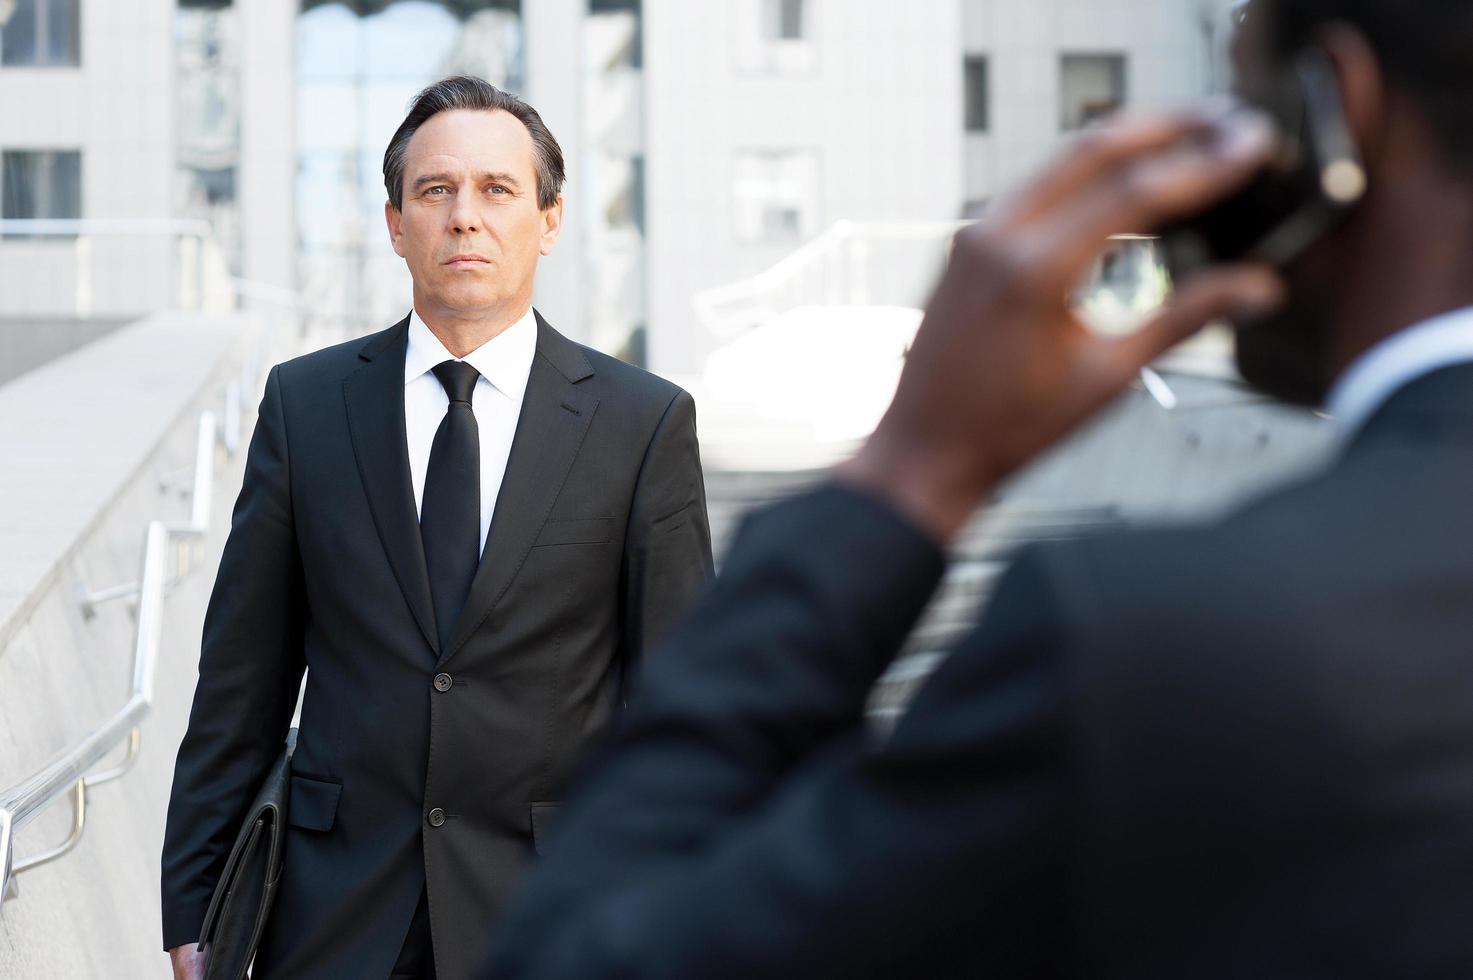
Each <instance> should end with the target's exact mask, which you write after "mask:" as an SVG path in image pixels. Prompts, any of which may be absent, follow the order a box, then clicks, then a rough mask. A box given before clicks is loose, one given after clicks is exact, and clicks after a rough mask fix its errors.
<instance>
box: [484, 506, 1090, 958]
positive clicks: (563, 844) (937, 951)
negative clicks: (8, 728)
mask: <svg viewBox="0 0 1473 980" xmlns="http://www.w3.org/2000/svg"><path fill="white" fill-rule="evenodd" d="M942 570H943V560H942V556H941V555H940V553H939V552H938V551H937V550H936V549H935V548H934V546H933V545H931V544H930V543H929V542H928V541H927V540H926V539H925V538H923V537H922V536H921V535H920V534H919V533H917V532H916V531H915V530H913V529H912V528H910V527H909V526H908V525H906V524H905V523H904V522H903V521H902V520H901V519H900V518H899V517H898V516H897V515H895V514H894V513H893V512H892V511H890V510H889V509H888V508H886V507H884V506H882V505H880V504H879V503H877V502H874V501H871V500H869V499H868V498H866V497H863V496H861V495H859V494H856V493H853V492H850V491H847V490H843V489H838V488H830V489H826V490H823V491H820V492H818V493H816V494H813V495H810V496H808V497H806V498H803V499H799V500H797V501H793V502H790V503H787V504H784V505H781V506H779V507H777V508H775V509H773V510H772V511H770V512H768V513H766V514H764V515H762V516H760V517H758V518H755V519H753V520H752V521H751V522H749V524H748V526H747V527H746V528H745V530H744V532H743V534H742V536H741V538H740V540H739V541H738V542H737V544H736V546H735V547H734V549H733V551H732V552H731V555H730V558H729V559H728V563H727V565H726V566H725V568H724V569H723V572H722V576H721V577H720V578H719V579H718V581H717V585H716V588H715V589H714V590H713V592H712V594H711V596H710V597H709V598H708V599H707V600H706V601H705V602H704V604H703V606H702V607H701V609H700V610H699V612H698V613H697V614H696V615H694V616H692V617H691V618H690V619H689V620H688V621H686V622H685V623H684V624H683V626H682V627H681V628H680V629H679V630H678V631H677V632H676V633H675V634H674V635H673V636H672V637H671V639H670V640H669V642H668V643H667V646H669V647H670V648H671V653H675V652H679V654H680V655H679V656H668V657H660V658H658V659H657V660H655V661H653V662H652V663H651V665H650V668H649V670H648V671H647V673H646V676H645V678H644V680H643V681H642V685H641V689H640V691H639V692H638V694H637V695H636V697H635V699H634V701H633V703H632V704H631V707H630V711H629V712H628V713H627V714H626V715H625V719H624V722H623V724H622V725H621V726H620V731H619V733H618V735H617V737H616V738H615V739H614V740H613V741H612V743H611V744H610V745H609V746H608V747H607V748H606V749H605V751H604V754H603V755H602V756H601V757H600V758H599V759H597V760H596V761H595V763H594V764H592V765H591V766H589V767H588V770H587V771H588V773H589V774H590V778H589V779H588V781H587V783H586V784H585V785H584V786H582V787H581V790H580V791H579V792H577V793H575V794H574V798H573V800H572V803H571V805H570V808H569V811H568V813H567V817H566V820H565V822H564V823H563V825H562V827H561V829H560V832H559V834H558V838H557V841H556V846H554V847H553V848H551V849H550V857H549V858H547V859H546V862H545V863H544V864H543V865H542V866H541V867H540V868H539V869H537V870H536V871H535V872H534V873H533V876H532V879H531V881H530V883H529V886H528V887H527V889H526V890H525V892H524V893H523V894H522V896H521V900H520V902H518V903H516V904H515V905H514V907H513V909H512V911H511V913H510V914H509V915H508V916H507V917H506V919H505V920H504V922H503V924H502V929H501V931H500V933H499V937H500V938H499V941H498V942H497V943H496V945H495V947H494V949H493V950H492V953H491V955H490V958H489V960H488V971H489V972H491V973H493V974H494V975H497V976H503V977H517V978H539V980H551V978H574V977H588V976H607V977H640V978H656V977H670V978H676V977H695V976H699V977H703V978H711V977H733V978H736V977H756V976H761V977H777V976H795V977H814V976H846V975H863V976H949V975H953V972H954V968H955V966H956V965H957V964H958V963H961V962H966V963H968V964H970V965H972V966H977V965H982V966H986V967H989V968H992V969H995V970H996V971H997V972H996V974H995V975H999V976H1008V975H1035V976H1036V975H1040V971H1039V970H1038V969H1037V967H1038V966H1039V965H1040V964H1044V963H1047V962H1048V960H1049V959H1050V958H1051V957H1055V956H1063V955H1067V951H1066V950H1065V949H1063V948H1062V947H1063V944H1060V943H1059V942H1058V941H1057V939H1056V938H1055V937H1053V936H1051V935H1045V933H1046V932H1047V931H1048V930H1049V929H1050V928H1051V922H1054V921H1057V917H1058V915H1059V914H1060V910H1059V908H1058V905H1059V902H1060V900H1059V897H1058V896H1057V895H1056V894H1054V892H1053V891H1052V889H1053V888H1054V887H1056V885H1057V882H1058V880H1059V875H1058V873H1057V869H1056V868H1055V867H1053V865H1054V864H1055V863H1056V862H1058V861H1061V860H1063V858H1062V857H1061V856H1060V850H1061V849H1060V848H1059V842H1060V841H1061V840H1067V837H1066V836H1064V835H1065V833H1066V831H1065V830H1064V829H1063V828H1062V827H1061V826H1060V824H1061V822H1062V820H1063V813H1064V812H1065V807H1064V806H1063V804H1062V800H1063V786H1064V785H1065V776H1064V771H1063V770H1064V766H1065V763H1066V760H1065V759H1064V749H1063V741H1064V740H1063V737H1062V733H1061V731H1060V729H1059V725H1058V721H1057V719H1058V718H1059V715H1060V712H1059V711H1058V710H1057V700H1058V698H1059V697H1060V696H1061V694H1060V691H1061V684H1060V683H1059V681H1058V678H1057V677H1056V673H1057V670H1056V664H1057V663H1058V658H1057V657H1056V656H1055V655H1054V651H1055V649H1056V647H1057V643H1058V637H1057V636H1056V635H1055V631H1056V627H1055V626H1053V625H1052V624H1053V623H1054V622H1055V618H1054V617H1053V616H1052V615H1051V609H1050V605H1051V604H1050V603H1049V602H1048V600H1047V590H1046V588H1045V587H1044V582H1043V578H1044V577H1043V575H1042V573H1041V571H1040V569H1039V565H1038V563H1037V562H1035V561H1032V560H1024V561H1021V562H1019V563H1018V564H1017V565H1015V567H1014V569H1013V570H1012V571H1011V572H1010V573H1009V574H1008V575H1007V576H1006V577H1005V579H1004V582H1003V583H1002V585H1001V586H1000V587H999V590H998V593H997V595H996V598H995V601H994V603H993V604H992V607H991V609H990V611H989V614H988V617H987V620H986V622H985V623H984V625H983V627H982V628H981V630H980V632H979V633H978V634H975V635H974V636H973V637H972V638H971V639H969V640H968V642H967V643H966V644H965V645H964V646H963V647H962V648H960V649H959V650H958V652H957V653H956V654H954V655H953V656H952V657H951V658H950V659H949V660H948V661H947V663H946V664H944V665H943V666H942V667H941V668H940V669H939V670H938V671H937V673H936V674H935V675H934V676H933V678H932V680H931V681H930V683H929V684H928V685H927V686H926V688H925V689H924V690H923V692H922V693H921V695H920V696H919V697H918V699H917V701H916V703H915V705H914V706H913V708H912V710H911V712H910V713H909V714H908V715H907V717H906V719H905V720H904V721H903V722H902V724H901V725H900V727H899V728H898V729H897V730H896V732H895V734H894V736H893V737H892V738H891V739H890V740H889V742H888V743H886V744H884V745H883V746H881V745H877V744H875V742H874V741H873V740H872V739H871V738H870V737H868V735H867V733H866V730H865V728H864V723H863V706H864V701H865V697H866V694H867V692H868V690H869V688H870V686H871V684H872V683H873V681H874V680H875V678H876V677H877V675H878V674H879V673H880V671H881V670H882V669H883V668H884V666H885V665H886V663H887V662H888V661H889V660H890V659H891V657H892V656H893V655H894V653H895V652H896V650H897V649H898V648H899V646H900V644H901V643H902V642H903V640H904V637H905V636H906V634H907V632H908V630H909V628H910V627H911V625H912V624H913V622H914V621H915V619H916V618H917V617H918V616H919V614H920V612H921V610H922V609H923V607H924V605H925V602H926V599H927V598H928V597H929V595H930V593H931V592H932V590H933V589H934V586H935V584H936V582H937V580H938V579H939V577H940V574H941V572H942ZM1023 964H1028V968H1027V969H1025V970H1024V972H1022V973H1020V972H1017V971H1018V970H1019V969H1023V967H1022V965H1023Z"/></svg>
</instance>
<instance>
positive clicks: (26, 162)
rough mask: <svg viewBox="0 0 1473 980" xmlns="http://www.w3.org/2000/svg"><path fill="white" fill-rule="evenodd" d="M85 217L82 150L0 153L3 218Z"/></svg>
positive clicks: (0, 205) (1, 210) (0, 204)
mask: <svg viewBox="0 0 1473 980" xmlns="http://www.w3.org/2000/svg"><path fill="white" fill-rule="evenodd" d="M81 216H82V154H81V153H79V152H77V151H75V150H71V151H63V150H6V151H5V152H4V153H3V154H0V218H80V217H81ZM6 237H14V236H9V235H7V236H6Z"/></svg>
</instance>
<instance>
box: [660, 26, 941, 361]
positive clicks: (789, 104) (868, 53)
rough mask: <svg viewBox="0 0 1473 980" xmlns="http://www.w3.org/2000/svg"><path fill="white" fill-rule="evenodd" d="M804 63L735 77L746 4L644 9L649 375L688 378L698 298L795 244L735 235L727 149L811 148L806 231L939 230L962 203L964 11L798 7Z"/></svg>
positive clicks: (697, 341) (705, 343) (698, 347)
mask: <svg viewBox="0 0 1473 980" xmlns="http://www.w3.org/2000/svg"><path fill="white" fill-rule="evenodd" d="M809 4H810V5H811V7H812V16H813V36H814V39H815V40H814V49H813V62H812V66H811V68H810V69H809V70H807V71H799V72H797V73H793V74H762V73H757V72H752V71H744V70H742V69H741V68H739V67H738V64H737V61H738V47H739V43H738V40H737V39H738V38H739V37H741V36H743V35H742V25H741V24H740V22H739V21H738V18H739V17H740V16H741V15H742V14H743V11H744V10H746V9H749V8H751V7H755V6H757V4H756V3H755V2H754V0H707V2H702V3H688V2H683V0H646V4H645V81H646V86H645V91H646V93H647V101H646V117H645V119H646V123H645V125H646V152H647V156H648V162H647V178H648V180H647V202H648V242H649V246H648V247H649V251H648V269H649V287H648V291H649V303H650V360H651V366H652V367H653V368H654V369H655V370H657V371H661V372H664V373H684V372H689V371H698V370H699V369H700V367H701V364H702V362H703V361H704V358H705V355H706V354H707V353H708V352H709V350H710V348H711V341H710V338H708V337H706V336H704V335H703V333H702V331H701V330H700V328H699V327H698V326H697V324H696V322H695V317H694V314H693V312H692V310H691V303H690V301H691V296H692V295H693V294H694V293H696V292H697V291H699V290H701V289H705V288H708V287H711V286H716V285H720V284H722V283H724V282H727V281H730V280H733V279H739V278H743V277H745V276H750V275H752V274H754V273H756V272H758V271H760V270H762V269H764V268H766V267H767V266H769V265H771V264H772V263H774V262H776V261H777V260H778V259H780V258H782V257H783V256H785V255H787V254H788V253H790V252H791V251H792V250H793V249H794V248H795V247H796V244H797V243H794V242H785V243H780V244H776V245H764V244H745V243H741V242H739V241H738V240H737V237H736V234H735V231H734V228H733V225H734V213H733V212H734V208H733V194H732V166H733V158H734V156H735V154H736V152H737V151H738V150H746V149H756V150H761V149H785V148H808V149H811V150H812V151H813V152H814V153H815V154H816V155H817V160H818V180H817V184H818V189H817V194H816V198H817V199H816V209H815V215H814V222H813V224H814V225H815V227H816V228H817V229H818V230H822V229H823V228H825V227H827V226H829V225H830V224H832V223H833V222H834V221H837V220H839V219H841V218H851V219H864V220H886V219H945V218H953V217H955V216H956V215H957V210H958V208H959V206H960V202H961V201H962V199H963V194H962V190H963V187H962V176H963V175H962V132H961V130H962V126H961V113H962V107H961V87H962V86H961V73H962V62H961V56H960V53H959V52H960V47H961V45H960V31H961V24H962V10H961V7H962V2H961V0H912V2H911V3H909V4H907V5H906V6H905V8H904V9H903V10H898V8H897V6H896V5H895V4H894V3H892V2H881V0H809Z"/></svg>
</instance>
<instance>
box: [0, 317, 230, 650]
mask: <svg viewBox="0 0 1473 980" xmlns="http://www.w3.org/2000/svg"><path fill="white" fill-rule="evenodd" d="M254 326H255V322H254V320H252V319H251V318H249V317H247V316H243V315H242V316H232V317H217V318H204V317H200V316H197V315H190V314H161V315H158V316H152V317H148V318H146V319H144V320H140V321H138V322H137V323H134V324H132V325H130V326H128V327H124V328H122V329H121V330H118V331H117V332H116V333H114V334H112V335H111V336H108V337H104V338H103V339H101V340H99V341H97V342H95V343H92V344H89V345H87V346H85V347H83V348H81V349H80V350H78V351H76V352H75V353H73V354H70V355H67V356H65V357H62V358H59V359H57V360H55V361H52V362H51V363H50V364H47V365H45V366H44V367H41V368H39V369H37V370H36V371H33V372H31V373H30V374H28V375H25V376H24V377H21V378H17V379H16V380H15V381H12V382H11V383H9V384H7V385H4V386H3V387H0V459H3V460H4V461H5V465H4V468H3V470H0V514H4V515H5V520H4V522H3V523H0V649H4V647H5V646H6V644H7V643H8V641H9V640H10V638H11V636H12V635H13V634H14V632H15V630H16V629H17V628H18V626H19V624H20V623H22V622H24V620H25V619H26V616H27V614H28V613H29V611H30V609H31V608H32V606H33V604H34V602H35V601H37V600H38V598H39V597H40V596H42V595H43V594H44V593H45V592H46V591H47V590H48V589H49V588H50V587H51V585H52V584H53V582H54V580H55V577H56V574H57V571H58V569H60V568H61V567H62V566H63V565H64V563H65V562H66V560H67V559H68V557H69V556H70V555H71V554H72V552H73V550H74V549H75V548H76V547H77V546H78V544H79V543H80V542H81V541H83V540H84V539H85V538H86V537H87V536H88V534H89V533H90V531H91V530H92V529H93V528H94V527H95V526H96V525H97V523H98V521H99V520H100V519H101V517H102V516H103V514H104V513H105V512H106V511H107V509H108V507H109V505H110V504H111V502H112V501H113V500H114V499H115V498H116V497H117V496H118V495H119V494H120V493H121V492H122V491H123V489H124V488H125V487H127V486H128V485H129V484H130V483H131V482H132V480H133V479H134V478H135V477H136V476H137V475H138V471H139V467H140V466H142V465H143V463H144V461H145V460H146V459H148V458H149V457H150V456H151V455H152V454H153V452H154V450H155V449H156V448H157V447H158V446H159V445H160V443H161V442H162V441H163V439H164V438H165V436H166V435H167V434H168V433H169V432H170V431H171V430H172V429H174V428H175V426H176V425H177V424H178V423H179V422H180V421H181V418H182V416H183V414H184V413H185V412H187V411H188V410H189V409H190V408H191V406H192V405H193V404H194V403H195V401H196V400H197V399H198V397H199V395H200V392H201V391H202V390H203V389H204V387H205V386H206V385H207V384H208V383H210V382H211V380H212V379H213V378H214V376H215V375H216V373H217V372H218V371H219V370H220V369H221V368H222V367H223V365H224V363H225V360H226V358H227V356H229V355H230V354H231V353H232V352H233V351H235V350H237V349H238V346H239V345H241V344H243V343H244V342H246V339H247V337H248V336H249V335H252V334H254V332H255V331H254Z"/></svg>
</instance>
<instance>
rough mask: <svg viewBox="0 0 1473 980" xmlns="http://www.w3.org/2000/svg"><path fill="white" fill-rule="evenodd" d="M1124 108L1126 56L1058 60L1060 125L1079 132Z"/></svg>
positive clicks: (1097, 56)
mask: <svg viewBox="0 0 1473 980" xmlns="http://www.w3.org/2000/svg"><path fill="white" fill-rule="evenodd" d="M1123 105H1125V55H1123V54H1066V55H1064V56H1062V57H1061V58H1060V59H1059V112H1060V122H1059V125H1060V126H1061V127H1062V128H1063V129H1065V130H1071V129H1079V128H1081V127H1083V126H1086V125H1088V124H1089V123H1091V122H1094V121H1095V120H1096V119H1099V118H1101V117H1103V116H1108V115H1109V114H1110V113H1112V112H1114V111H1115V110H1117V109H1119V108H1120V107H1121V106H1123Z"/></svg>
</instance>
